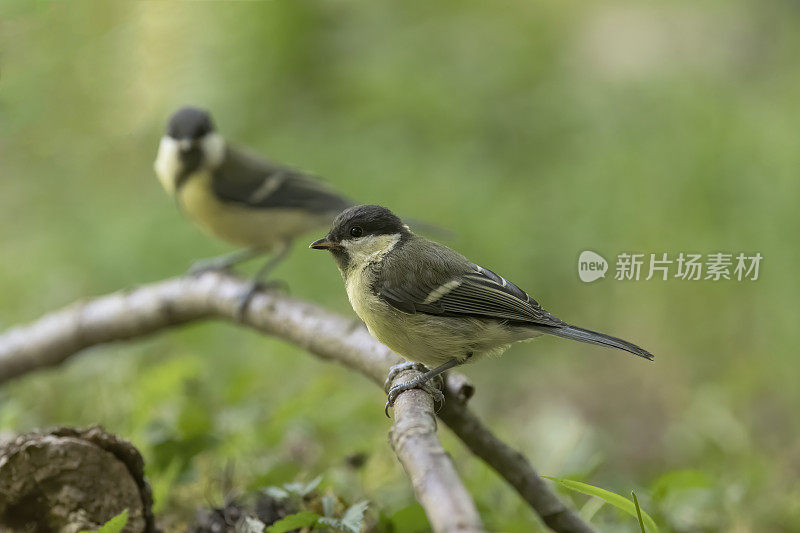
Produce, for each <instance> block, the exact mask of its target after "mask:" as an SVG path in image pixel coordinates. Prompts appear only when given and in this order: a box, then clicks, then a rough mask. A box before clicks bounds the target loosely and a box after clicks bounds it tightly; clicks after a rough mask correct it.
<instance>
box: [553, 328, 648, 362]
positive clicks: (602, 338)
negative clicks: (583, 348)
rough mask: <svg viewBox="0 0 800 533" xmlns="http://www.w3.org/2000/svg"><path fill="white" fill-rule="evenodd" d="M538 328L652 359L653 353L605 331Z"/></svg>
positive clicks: (558, 335)
mask: <svg viewBox="0 0 800 533" xmlns="http://www.w3.org/2000/svg"><path fill="white" fill-rule="evenodd" d="M539 330H540V331H541V332H543V333H547V334H548V335H555V336H556V337H562V338H564V339H572V340H574V341H581V342H588V343H589V344H599V345H600V346H609V347H611V348H617V349H619V350H625V351H626V352H630V353H632V354H634V355H638V356H639V357H644V358H645V359H648V360H650V361H652V360H653V354H651V353H650V352H648V351H647V350H644V349H642V348H639V347H638V346H636V345H635V344H633V343H632V342H628V341H624V340H622V339H618V338H616V337H612V336H611V335H606V334H605V333H598V332H596V331H590V330H588V329H583V328H579V327H578V326H569V325H567V326H543V327H540V328H539Z"/></svg>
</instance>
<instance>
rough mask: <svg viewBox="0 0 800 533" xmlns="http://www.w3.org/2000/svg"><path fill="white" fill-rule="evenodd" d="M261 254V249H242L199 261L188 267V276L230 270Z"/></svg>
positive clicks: (262, 251)
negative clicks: (210, 271)
mask: <svg viewBox="0 0 800 533" xmlns="http://www.w3.org/2000/svg"><path fill="white" fill-rule="evenodd" d="M263 253H264V250H262V249H261V248H244V249H243V250H236V251H235V252H230V253H227V254H223V255H218V256H216V257H209V258H206V259H200V260H199V261H195V262H194V263H193V264H192V266H190V267H189V274H190V275H192V276H196V275H198V274H202V273H203V272H208V271H209V270H225V269H226V268H230V267H232V266H235V265H238V264H239V263H244V262H245V261H248V260H250V259H253V258H254V257H258V256H259V255H262V254H263Z"/></svg>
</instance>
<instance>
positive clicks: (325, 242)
mask: <svg viewBox="0 0 800 533" xmlns="http://www.w3.org/2000/svg"><path fill="white" fill-rule="evenodd" d="M334 246H336V243H334V242H333V241H331V240H330V239H329V238H328V236H327V235H326V236H325V237H323V238H321V239H318V240H316V241H314V242H312V243H311V244H309V245H308V247H309V248H313V249H315V250H330V249H331V248H333V247H334Z"/></svg>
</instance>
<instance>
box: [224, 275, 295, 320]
mask: <svg viewBox="0 0 800 533" xmlns="http://www.w3.org/2000/svg"><path fill="white" fill-rule="evenodd" d="M262 290H263V291H272V290H274V291H282V292H289V285H288V284H287V283H286V282H285V281H283V280H277V279H276V280H271V281H267V282H259V281H256V280H253V281H251V282H250V283H249V284H248V285H247V288H246V289H245V291H244V292H243V293H242V295H241V296H240V297H239V301H238V302H237V304H236V311H235V315H236V321H237V322H243V321H244V314H245V312H246V311H247V306H248V304H249V303H250V300H252V299H253V296H255V295H256V293H257V292H258V291H262Z"/></svg>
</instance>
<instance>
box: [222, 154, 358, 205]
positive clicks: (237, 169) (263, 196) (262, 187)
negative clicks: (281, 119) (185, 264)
mask: <svg viewBox="0 0 800 533" xmlns="http://www.w3.org/2000/svg"><path fill="white" fill-rule="evenodd" d="M212 187H213V189H214V192H215V193H216V195H217V196H218V197H219V198H220V199H222V200H224V201H227V202H231V203H236V204H241V205H243V206H246V207H252V208H254V209H268V208H277V207H286V208H299V209H306V210H308V211H311V212H313V213H339V212H340V211H343V210H344V209H347V208H348V207H350V206H351V205H353V204H352V202H351V201H350V200H348V199H347V198H345V197H343V196H341V195H339V194H337V193H336V192H334V191H332V190H330V189H329V188H328V187H326V186H325V184H324V183H322V181H320V180H319V179H317V178H315V177H314V176H310V175H308V174H304V173H302V172H300V171H298V170H295V169H293V168H290V167H285V166H282V165H278V164H275V163H272V162H271V161H267V160H264V159H256V158H254V157H251V156H248V155H246V154H243V153H241V152H238V151H236V150H234V149H231V148H229V149H228V150H227V152H226V155H225V160H224V162H223V163H222V165H220V167H219V168H218V169H217V170H216V171H215V172H214V175H213V179H212Z"/></svg>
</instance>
